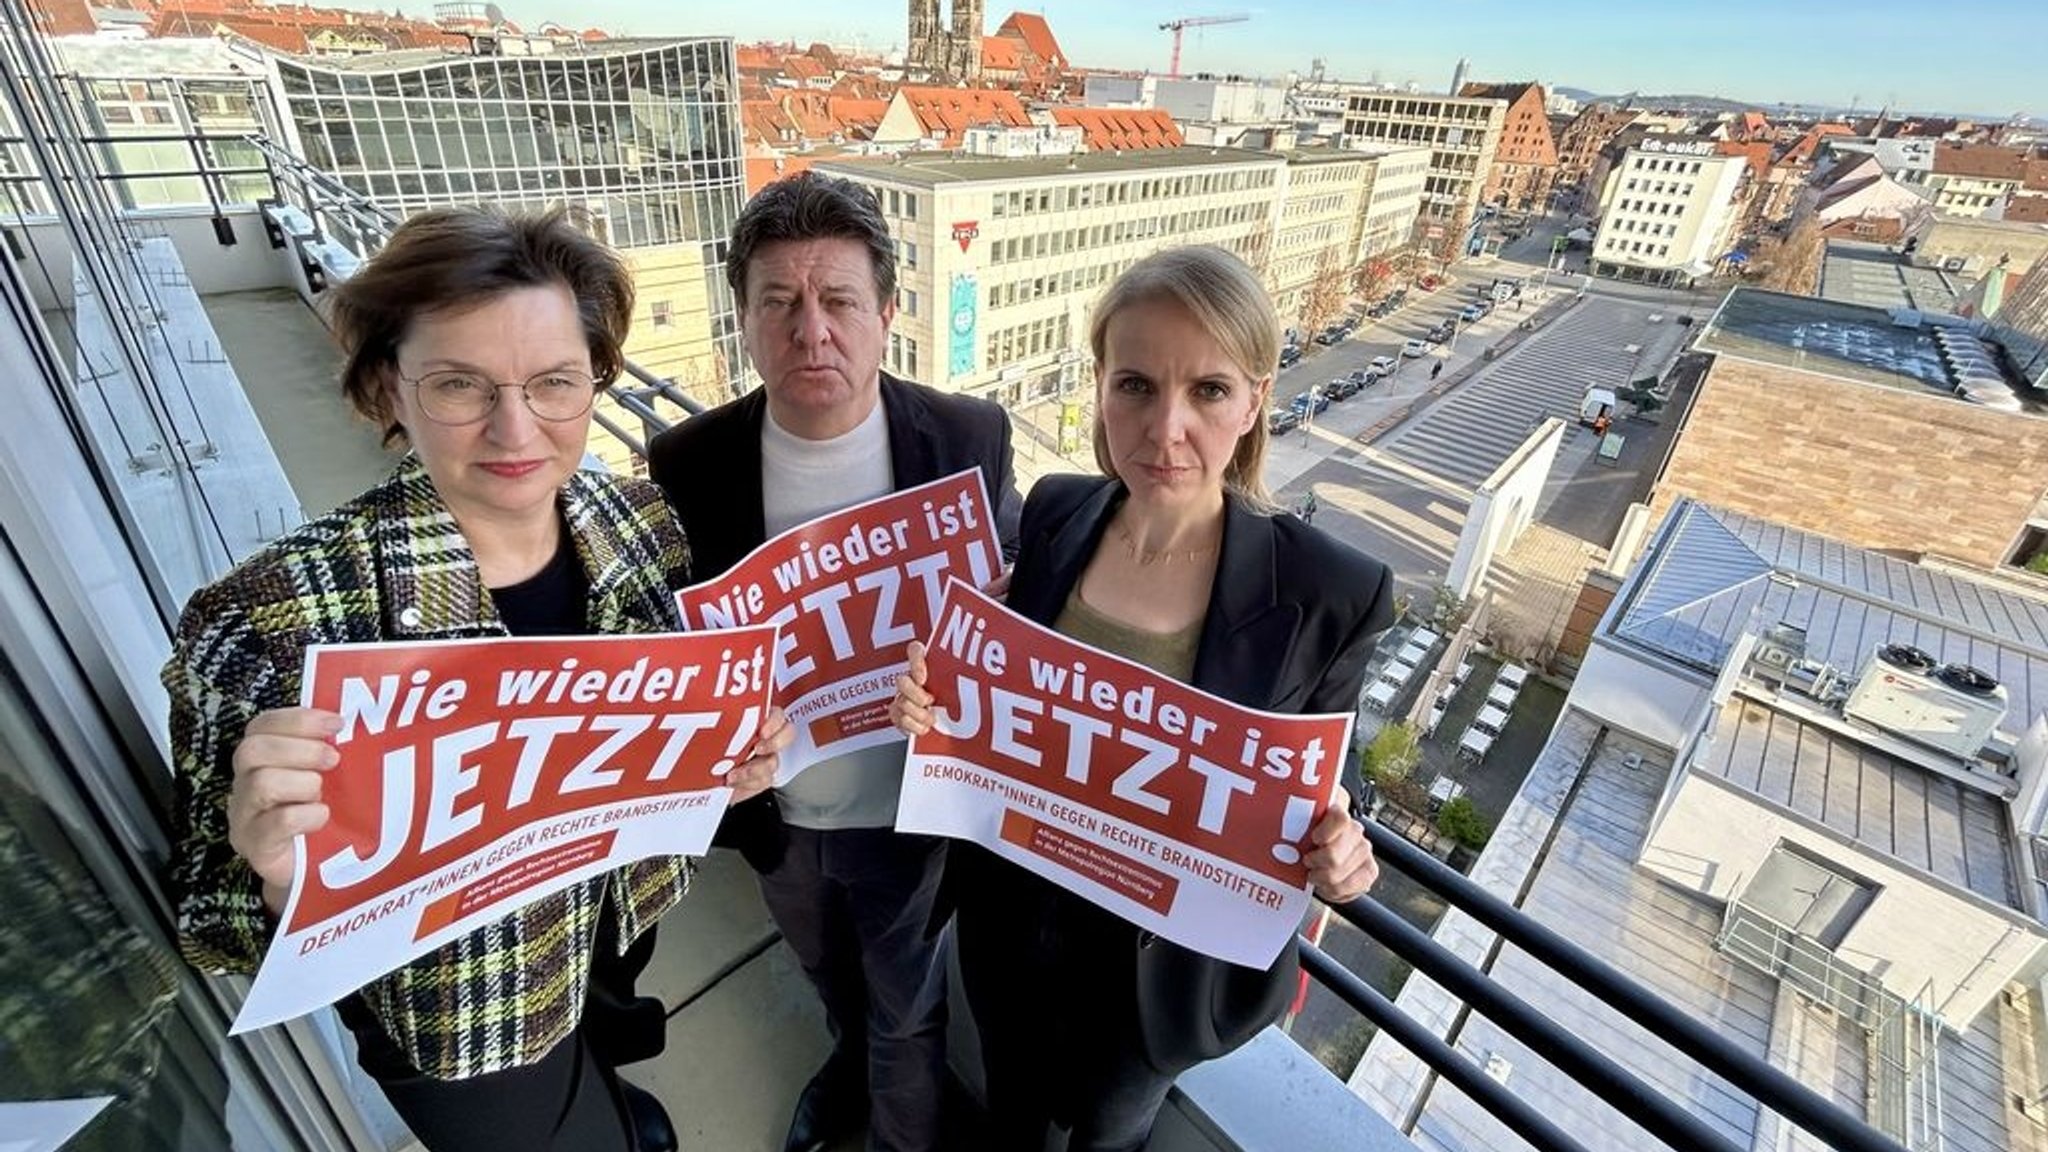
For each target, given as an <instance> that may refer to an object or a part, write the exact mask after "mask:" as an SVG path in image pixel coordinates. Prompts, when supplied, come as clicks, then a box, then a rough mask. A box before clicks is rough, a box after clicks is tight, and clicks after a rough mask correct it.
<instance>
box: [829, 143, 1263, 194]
mask: <svg viewBox="0 0 2048 1152" xmlns="http://www.w3.org/2000/svg"><path fill="white" fill-rule="evenodd" d="M1284 162H1285V161H1284V159H1283V157H1281V156H1280V154H1278V153H1275V152H1258V151H1254V150H1252V149H1249V148H1205V147H1197V146H1189V147H1183V148H1147V149H1141V150H1138V151H1132V152H1081V153H1076V154H1075V155H1072V156H1043V157H1039V156H1033V157H1028V158H1023V159H1009V158H1006V157H1001V156H969V155H966V154H964V153H959V152H930V153H918V152H906V153H902V154H901V155H900V157H896V158H888V159H872V160H835V161H831V162H829V163H825V164H817V165H813V167H816V168H819V169H822V170H825V171H828V172H833V173H836V174H838V175H841V176H855V177H858V178H860V179H863V180H887V181H889V182H890V183H895V184H912V185H916V186H918V187H921V188H935V187H937V186H939V185H941V184H978V183H990V184H995V183H1005V182H1008V181H1012V180H1032V179H1037V178H1039V177H1044V176H1075V177H1080V176H1090V175H1093V176H1108V175H1120V174H1123V173H1130V172H1173V171H1186V170H1189V169H1200V168H1227V167H1241V166H1243V165H1246V164H1271V165H1273V166H1275V167H1278V166H1279V165H1280V164H1282V163H1284Z"/></svg>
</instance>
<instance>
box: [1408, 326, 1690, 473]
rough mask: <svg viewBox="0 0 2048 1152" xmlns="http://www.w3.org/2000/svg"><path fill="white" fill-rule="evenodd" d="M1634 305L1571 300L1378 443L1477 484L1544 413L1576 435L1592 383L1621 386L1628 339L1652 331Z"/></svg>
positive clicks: (1629, 358)
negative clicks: (1546, 323) (1582, 404)
mask: <svg viewBox="0 0 2048 1152" xmlns="http://www.w3.org/2000/svg"><path fill="white" fill-rule="evenodd" d="M1649 315H1650V314H1649V313H1648V312H1647V311H1646V310H1645V309H1644V308H1642V307H1641V306H1639V305H1631V304H1627V303H1621V302H1617V301H1610V300H1602V299H1597V298H1596V299H1592V300H1587V301H1585V302H1584V303H1581V304H1579V305H1578V306H1576V307H1574V308H1573V309H1572V310H1571V311H1569V312H1567V313H1565V315H1564V316H1563V317H1562V318H1561V319H1559V320H1556V321H1554V322H1552V323H1551V324H1550V325H1549V326H1548V327H1546V328H1544V329H1543V331H1541V332H1539V333H1537V334H1536V335H1535V336H1534V338H1532V339H1530V340H1528V341H1526V342H1524V343H1523V344H1521V345H1520V346H1518V347H1516V348H1515V349H1514V350H1513V351H1511V352H1509V353H1508V354H1507V355H1506V356H1504V357H1503V358H1502V359H1501V360H1500V361H1499V362H1498V363H1496V364H1494V365H1493V366H1492V367H1491V368H1490V369H1488V370H1487V371H1486V372H1484V373H1483V374H1482V375H1480V376H1479V377H1478V378H1476V379H1474V380H1472V381H1471V382H1469V383H1467V384H1464V385H1461V386H1460V387H1458V388H1457V389H1455V390H1454V391H1452V392H1451V393H1450V395H1448V396H1447V397H1445V398H1444V399H1443V400H1442V401H1440V402H1438V403H1437V404H1435V405H1432V406H1431V407H1430V408H1429V409H1428V410H1427V411H1426V412H1424V413H1423V414H1422V415H1421V416H1419V417H1417V418H1415V419H1414V420H1411V421H1409V422H1408V423H1407V424H1405V425H1403V426H1402V427H1400V428H1397V429H1395V430H1394V431H1393V432H1392V433H1390V434H1389V435H1388V436H1387V437H1386V438H1384V439H1382V440H1380V441H1379V442H1378V443H1377V445H1376V447H1378V448H1379V449H1380V450H1381V451H1384V452H1387V453H1390V454H1391V455H1393V456H1395V457H1398V458H1399V459H1401V460H1403V461H1405V462H1406V463H1409V464H1411V465H1414V466H1415V467H1417V468H1420V469H1422V470H1424V471H1427V472H1429V473H1431V474H1432V475H1436V476H1440V477H1443V478H1444V479H1446V480H1449V481H1451V482H1453V483H1456V484H1458V485H1461V486H1463V487H1465V488H1468V489H1469V488H1477V487H1478V486H1479V485H1480V484H1481V483H1482V482H1484V481H1485V479H1486V478H1487V477H1488V476H1490V475H1492V474H1493V470H1494V469H1496V468H1498V467H1500V464H1501V462H1502V461H1504V460H1506V459H1507V458H1508V456H1509V455H1511V454H1512V453H1513V452H1514V450H1515V448H1516V447H1517V446H1519V445H1520V444H1521V443H1522V441H1523V440H1525V439H1527V438H1528V436H1529V433H1531V432H1533V431H1535V429H1536V427H1537V425H1539V424H1541V423H1542V422H1543V420H1544V419H1545V418H1547V417H1551V416H1556V417H1558V418H1559V419H1562V420H1564V421H1565V423H1566V428H1567V430H1566V433H1565V435H1566V440H1567V442H1569V441H1570V439H1571V438H1572V437H1574V436H1577V435H1580V434H1581V433H1582V431H1583V430H1582V429H1580V427H1579V424H1578V415H1579V402H1580V400H1581V399H1583V398H1584V396H1585V391H1586V388H1587V387H1588V386H1589V385H1593V384H1599V385H1603V386H1605V387H1609V388H1620V387H1622V386H1624V385H1626V384H1627V383H1628V382H1629V376H1630V373H1631V372H1633V371H1634V369H1635V366H1636V353H1635V352H1634V351H1631V350H1630V346H1631V345H1641V344H1643V343H1645V342H1647V340H1648V339H1649V336H1650V335H1651V332H1652V325H1651V324H1650V321H1649Z"/></svg>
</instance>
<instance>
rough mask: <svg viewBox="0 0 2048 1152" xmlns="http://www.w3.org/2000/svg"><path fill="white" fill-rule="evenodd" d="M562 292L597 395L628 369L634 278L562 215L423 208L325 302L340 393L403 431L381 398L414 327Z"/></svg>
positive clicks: (393, 430) (367, 415) (392, 431)
mask: <svg viewBox="0 0 2048 1152" xmlns="http://www.w3.org/2000/svg"><path fill="white" fill-rule="evenodd" d="M549 284H559V285H561V286H562V287H564V288H567V289H568V290H569V294H570V295H571V296H573V297H574V298H575V300H576V314H577V316H578V317H579V318H580V319H581V320H582V322H583V333H584V335H585V337H586V338H587V339H588V341H589V344H590V371H591V374H592V375H594V376H596V377H597V382H598V384H599V386H600V387H602V386H603V385H605V384H609V383H610V382H611V381H612V379H613V378H614V377H616V376H617V375H618V374H619V372H620V370H621V369H622V368H623V367H624V366H625V362H626V357H625V353H624V351H623V350H622V345H624V344H625V342H626V332H627V330H628V328H629V327H630V326H631V324H632V320H633V275H632V273H631V272H630V271H628V270H627V268H626V264H625V262H624V261H623V260H621V259H619V256H618V253H616V252H613V251H612V250H611V249H610V248H608V247H606V246H605V245H604V244H602V243H600V242H598V241H597V240H595V239H593V238H592V237H590V236H588V235H586V234H585V233H584V232H583V231H582V230H581V229H579V228H578V227H577V226H576V223H575V221H574V220H572V218H571V216H570V214H569V212H568V211H567V210H565V209H561V208H556V209H553V210H550V211H548V212H541V213H534V212H528V213H512V212H504V211H500V210H498V209H494V208H480V207H461V208H430V209H428V210H427V211H425V212H421V213H419V214H418V215H416V216H410V217H407V218H406V220H405V222H404V223H403V224H400V225H399V226H398V228H397V230H395V231H394V232H392V233H391V239H389V240H387V241H386V242H385V244H384V247H383V248H381V249H379V250H378V251H377V254H376V255H374V256H372V257H370V259H369V260H368V261H367V262H365V263H364V264H363V265H362V267H360V268H358V269H356V271H355V274H354V275H352V276H350V277H349V278H348V279H346V280H344V281H342V282H341V283H340V284H338V285H336V286H335V287H334V289H333V290H332V291H330V292H329V293H328V297H327V322H328V325H329V326H330V327H331V328H332V329H333V331H334V338H335V340H336V341H337V342H338V343H339V344H340V345H341V350H342V354H343V355H344V356H345V357H347V360H346V362H345V363H344V364H343V365H342V369H341V391H342V394H343V395H344V396H346V397H348V401H349V403H350V404H351V405H353V406H354V407H355V410H356V411H357V412H358V413H360V414H361V415H362V416H363V418H364V419H367V420H369V421H371V422H372V423H375V424H379V425H382V426H383V427H384V438H385V440H386V441H387V442H389V441H391V440H393V439H395V438H397V437H398V436H400V435H401V434H402V433H403V429H401V428H400V427H399V426H398V425H397V423H395V422H394V421H393V420H392V412H391V403H390V400H389V396H388V393H387V392H386V390H385V383H386V380H387V377H388V374H389V372H390V371H391V370H392V369H393V368H394V367H395V365H396V364H397V363H398V346H399V345H400V344H401V343H403V342H404V341H405V337H406V333H408V332H409V331H411V329H412V325H413V322H414V321H415V320H418V319H419V318H420V317H422V316H430V315H433V314H434V313H437V312H450V311H461V310H463V309H467V308H474V307H476V306H478V305H481V304H486V303H489V302H490V301H491V300H493V299H495V298H496V297H498V296H500V295H502V294H504V293H506V292H509V291H512V290H514V289H517V288H532V287H540V286H544V285H549Z"/></svg>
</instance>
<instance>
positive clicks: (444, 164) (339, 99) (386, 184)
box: [268, 39, 748, 469]
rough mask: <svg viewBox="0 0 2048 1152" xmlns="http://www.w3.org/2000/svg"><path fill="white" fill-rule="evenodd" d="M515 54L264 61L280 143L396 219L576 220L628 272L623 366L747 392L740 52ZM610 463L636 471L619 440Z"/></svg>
mask: <svg viewBox="0 0 2048 1152" xmlns="http://www.w3.org/2000/svg"><path fill="white" fill-rule="evenodd" d="M491 43H493V42H492V41H479V44H480V45H483V46H486V47H488V46H489V45H490V44H491ZM519 51H521V52H523V53H530V54H520V55H466V54H461V53H455V52H448V51H439V50H433V49H417V50H411V51H405V52H384V53H376V54H372V55H364V56H353V57H347V58H341V59H307V58H299V57H289V56H280V55H270V56H269V57H268V64H269V69H270V75H271V77H272V82H273V84H274V85H275V86H276V91H277V93H278V103H279V104H280V106H281V108H282V112H283V115H282V120H283V130H284V132H283V135H284V140H285V143H286V146H287V147H288V148H289V150H290V151H292V152H293V153H294V154H296V155H298V156H302V157H304V158H305V159H306V161H307V162H308V163H310V164H311V165H313V166H314V167H316V168H318V169H321V170H322V171H325V172H327V173H330V174H331V175H332V176H333V177H334V178H335V179H337V180H339V181H341V182H342V183H343V184H344V185H346V186H347V187H349V188H350V189H353V190H355V191H357V192H359V193H361V194H363V195H365V196H367V197H369V198H370V199H371V200H373V201H375V202H376V203H377V204H379V205H381V206H382V207H384V208H385V209H387V210H389V211H390V212H392V213H394V214H395V215H397V216H401V217H403V216H405V215H408V214H410V213H412V212H416V211H419V210H420V209H422V208H427V207H431V206H436V205H445V204H475V203H487V204H497V205H502V206H505V207H508V208H520V207H525V208H540V207H543V206H552V205H558V204H560V205H568V206H569V207H571V208H572V209H575V210H577V211H578V212H581V213H582V214H584V216H585V218H586V219H587V220H588V222H589V223H588V226H589V227H590V229H591V231H592V232H593V233H594V234H595V235H597V236H598V237H599V238H600V239H603V240H605V241H607V242H609V243H611V244H612V245H614V246H615V247H617V248H618V249H619V251H620V253H621V254H622V255H623V256H624V257H625V258H626V260H627V262H628V263H629V264H631V265H632V268H633V272H634V278H635V281H636V283H637V285H638V288H639V296H638V300H637V302H636V306H635V316H634V320H633V332H632V338H631V340H630V341H629V342H628V344H627V345H626V354H627V356H628V357H629V358H631V359H632V360H633V361H635V362H636V363H638V364H640V365H641V366H642V367H644V368H646V369H648V370H649V371H651V372H653V373H655V374H656V375H659V376H662V377H665V378H669V379H671V380H674V381H675V382H676V383H677V384H678V385H679V386H681V387H683V388H684V390H685V391H686V392H688V393H690V394H691V395H693V396H695V397H696V398H698V399H700V400H702V401H705V402H707V403H715V402H717V401H718V400H720V399H723V398H727V397H730V396H732V395H735V394H737V392H738V391H739V390H741V389H742V388H743V387H744V386H745V384H746V381H747V379H748V369H747V366H746V360H745V357H744V356H743V354H742V352H741V349H740V343H739V328H738V320H737V317H736V315H735V312H734V307H733V300H732V294H731V290H730V289H729V288H727V286H726V283H725V275H724V261H725V244H726V237H727V235H728V234H729V232H730V231H731V228H732V221H733V219H734V217H736V216H737V215H738V213H739V210H740V207H741V205H742V203H743V201H744V197H745V174H744V171H743V160H744V157H743V154H742V150H741V143H740V139H741V138H740V132H739V106H738V96H737V92H738V89H737V87H736V85H735V83H734V75H733V69H734V62H733V47H732V42H731V41H730V40H725V39H673V40H626V39H620V40H598V41H593V42H589V43H576V44H557V43H555V42H554V41H551V40H546V39H535V40H532V41H522V42H521V43H520V47H519ZM336 227H337V228H341V227H342V226H341V225H340V224H339V223H337V224H336ZM344 230H345V229H344ZM613 415H614V416H615V418H617V419H620V420H630V419H631V417H629V416H627V415H626V414H625V413H623V412H615V413H613ZM678 415H679V413H678ZM600 455H601V456H603V457H604V458H605V459H606V461H607V462H608V463H610V464H612V465H613V466H614V467H617V468H620V469H627V468H632V467H636V466H638V465H637V462H636V458H634V457H633V456H632V455H631V453H629V452H627V451H626V450H625V448H624V447H623V445H621V444H619V443H618V442H616V441H614V440H611V439H610V438H608V437H607V438H605V440H604V443H603V446H602V450H601V451H600Z"/></svg>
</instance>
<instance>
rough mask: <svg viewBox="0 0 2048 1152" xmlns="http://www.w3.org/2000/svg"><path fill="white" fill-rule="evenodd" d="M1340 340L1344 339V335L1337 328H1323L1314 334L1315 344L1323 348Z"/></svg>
mask: <svg viewBox="0 0 2048 1152" xmlns="http://www.w3.org/2000/svg"><path fill="white" fill-rule="evenodd" d="M1342 339H1344V333H1343V332H1342V331H1341V330H1339V329H1337V328H1325V329H1323V330H1322V331H1321V332H1318V333H1316V343H1318V344H1321V345H1322V346H1323V347H1325V348H1327V347H1329V346H1330V345H1332V344H1335V343H1337V342H1338V341H1340V340H1342Z"/></svg>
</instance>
